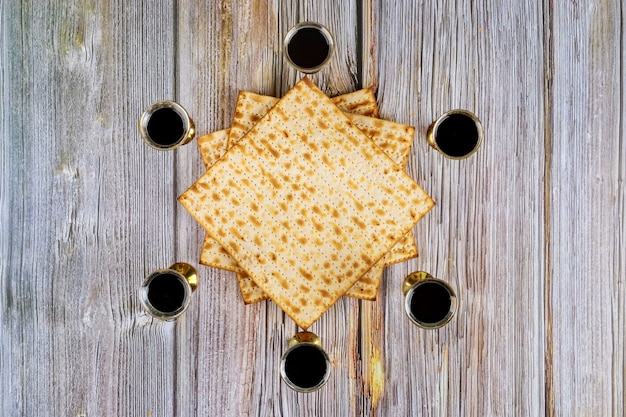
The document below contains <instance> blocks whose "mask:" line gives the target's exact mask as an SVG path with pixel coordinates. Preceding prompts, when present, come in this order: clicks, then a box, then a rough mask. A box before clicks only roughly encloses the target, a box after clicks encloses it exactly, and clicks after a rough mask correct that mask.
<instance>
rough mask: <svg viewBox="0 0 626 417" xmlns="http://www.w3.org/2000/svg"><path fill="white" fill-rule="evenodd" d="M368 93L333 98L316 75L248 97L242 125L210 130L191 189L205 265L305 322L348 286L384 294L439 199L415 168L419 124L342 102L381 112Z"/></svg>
mask: <svg viewBox="0 0 626 417" xmlns="http://www.w3.org/2000/svg"><path fill="white" fill-rule="evenodd" d="M363 96H371V91H368V90H361V92H357V93H355V94H354V95H353V96H351V95H345V96H340V97H337V98H335V99H333V100H331V99H329V98H328V97H326V96H325V95H324V94H323V93H322V92H321V91H320V90H319V89H318V88H317V87H316V86H315V85H314V84H313V83H312V82H311V81H309V79H308V78H304V79H303V80H302V81H300V82H299V83H298V84H296V86H294V88H293V89H292V90H291V91H289V92H288V93H287V94H286V95H285V96H284V97H283V98H282V99H280V100H278V99H275V98H273V97H265V96H259V95H256V94H252V93H242V94H240V97H239V101H238V104H237V107H236V110H235V117H234V119H233V124H232V127H231V129H230V130H223V131H219V132H214V133H212V134H210V135H206V136H204V137H201V138H199V144H200V147H201V150H202V155H203V158H204V161H205V164H206V165H207V173H206V174H205V175H203V176H202V177H201V178H200V179H199V180H198V181H197V182H196V183H195V184H194V185H192V186H191V187H190V188H189V189H188V190H187V191H186V192H185V193H183V194H182V195H181V196H180V197H179V201H180V202H181V204H182V205H183V206H185V208H186V209H187V210H188V211H189V212H190V213H191V214H192V215H193V216H194V217H195V218H196V220H197V221H198V222H199V223H200V224H201V225H202V226H203V227H204V228H205V230H206V232H207V237H206V239H205V244H204V248H203V253H202V263H204V264H208V265H211V266H217V267H220V268H225V269H230V270H233V271H236V272H237V275H238V279H239V283H240V286H241V289H242V294H243V296H244V300H245V301H246V302H253V301H258V300H261V299H264V298H267V297H269V298H271V299H272V300H273V301H274V302H275V303H276V304H278V305H279V306H280V307H281V308H282V309H283V310H284V311H285V312H286V313H287V314H288V315H289V316H290V317H291V318H292V319H294V321H295V322H296V323H297V324H298V325H299V326H300V327H302V328H304V329H306V328H308V327H309V326H310V325H311V324H312V323H313V322H314V321H315V320H317V318H319V316H320V315H321V314H323V313H324V311H326V310H327V309H328V308H329V307H330V306H331V305H332V304H333V303H334V302H335V301H336V300H337V299H338V298H339V297H341V296H342V295H351V296H356V297H360V298H366V299H373V298H374V297H375V295H376V291H377V289H378V285H379V282H380V277H381V275H382V269H383V267H384V266H385V265H390V264H392V263H394V262H399V261H402V260H405V259H408V258H410V257H413V256H415V255H416V254H417V250H416V247H415V243H414V239H413V235H412V233H411V228H412V226H413V225H414V224H415V223H416V222H417V221H418V220H419V219H420V218H421V217H422V216H423V215H424V214H425V213H426V212H427V211H428V210H429V209H430V208H431V207H432V205H433V204H434V203H433V201H432V199H431V198H430V197H429V196H428V195H427V194H426V193H425V192H424V191H423V190H422V189H421V188H420V187H419V186H418V185H417V184H416V183H415V182H414V181H413V180H412V179H411V178H410V177H408V176H407V175H406V174H405V173H404V169H403V167H404V164H405V163H406V160H407V158H408V153H409V150H410V145H411V142H412V138H413V128H411V127H409V126H405V125H401V124H398V123H393V122H387V121H382V120H379V119H375V118H373V117H368V116H366V115H362V114H361V115H348V114H345V113H343V112H342V111H341V110H340V109H339V107H338V106H341V107H342V109H343V110H345V111H348V112H349V111H354V112H360V113H365V114H370V115H377V108H376V104H375V100H373V105H372V102H371V101H368V100H361V98H362V97H363ZM333 101H334V103H333Z"/></svg>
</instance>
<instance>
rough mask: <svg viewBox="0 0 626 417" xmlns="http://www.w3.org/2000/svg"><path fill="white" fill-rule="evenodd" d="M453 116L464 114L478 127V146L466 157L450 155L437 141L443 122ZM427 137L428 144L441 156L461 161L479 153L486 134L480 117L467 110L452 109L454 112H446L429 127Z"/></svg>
mask: <svg viewBox="0 0 626 417" xmlns="http://www.w3.org/2000/svg"><path fill="white" fill-rule="evenodd" d="M453 114H462V115H464V116H467V117H468V118H470V119H471V120H472V121H473V122H474V125H475V126H476V133H477V134H478V140H477V141H476V145H474V148H472V150H471V151H470V152H468V153H466V154H465V155H460V156H454V155H449V154H447V153H446V152H444V151H443V150H442V149H441V148H440V147H439V145H438V144H437V141H436V140H435V136H436V134H437V129H438V128H439V125H441V122H443V121H444V120H445V119H446V118H448V117H449V116H451V115H453ZM426 137H427V140H428V144H429V145H430V146H431V147H433V148H434V149H435V150H437V151H438V152H439V153H440V154H442V155H443V156H444V157H446V158H448V159H454V160H461V159H467V158H469V157H470V156H472V155H474V154H475V153H476V152H477V151H478V149H479V148H480V147H481V145H482V143H483V139H484V137H485V132H484V128H483V124H482V122H481V121H480V119H479V118H478V116H476V115H475V114H474V113H472V112H471V111H469V110H465V109H452V110H448V111H446V112H445V113H443V114H442V115H441V116H439V117H438V118H437V119H435V121H434V122H432V123H431V125H430V126H429V127H428V133H427V135H426Z"/></svg>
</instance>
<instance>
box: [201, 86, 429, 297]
mask: <svg viewBox="0 0 626 417" xmlns="http://www.w3.org/2000/svg"><path fill="white" fill-rule="evenodd" d="M359 91H364V90H359ZM344 96H352V94H346V95H344ZM344 96H339V97H336V98H334V99H331V100H333V102H336V101H337V99H338V98H343V97H344ZM357 96H358V95H357ZM368 97H370V98H369V103H371V102H374V103H375V98H374V97H373V95H369V96H368ZM363 100H365V99H364V98H361V101H360V102H359V106H361V108H363V107H365V106H366V105H367V104H368V101H367V100H365V101H363ZM276 102H278V99H275V98H273V97H267V96H261V95H258V94H255V93H249V92H241V93H240V95H239V98H238V104H237V108H238V109H240V111H237V112H236V115H235V117H234V118H233V125H236V126H246V127H247V126H248V125H250V124H251V123H252V122H253V121H258V120H259V119H260V118H261V117H262V116H264V115H265V113H263V111H264V110H265V109H269V108H271V107H273V106H274V105H275V104H276ZM346 102H347V103H350V101H349V100H346ZM241 103H245V105H243V104H241ZM374 108H377V107H376V106H374ZM244 109H245V110H244ZM248 113H251V114H254V117H249V116H248ZM347 116H348V117H349V118H350V119H351V121H352V122H353V123H354V124H355V125H356V126H357V127H358V128H359V129H361V130H362V131H363V132H364V133H366V134H367V135H368V136H369V137H370V138H372V139H373V140H374V142H375V143H376V144H377V145H378V146H379V147H380V148H381V149H383V150H384V151H385V153H386V154H387V155H388V156H389V157H391V159H392V160H394V162H396V163H397V164H400V165H402V166H405V165H406V162H407V160H408V156H409V152H410V149H411V144H412V141H413V135H414V130H415V129H414V128H413V127H411V126H407V125H404V124H400V123H396V122H390V121H386V120H380V119H376V118H372V117H368V116H363V115H352V114H347ZM239 139H240V138H239V137H235V138H234V141H235V142H236V141H238V140H239ZM224 151H225V150H224ZM220 156H221V155H219V156H217V157H218V158H219V157H220ZM211 160H213V159H211ZM210 165H212V163H210V164H207V168H208V166H210ZM415 256H417V246H416V245H415V239H414V237H413V232H412V231H411V232H409V233H408V234H406V235H405V236H403V238H402V239H401V240H400V241H399V242H398V243H397V244H396V245H394V247H393V248H392V249H391V251H389V253H387V254H386V255H385V257H384V258H383V259H381V260H380V261H379V262H381V263H382V265H384V266H388V265H392V264H394V263H398V262H402V261H404V260H407V259H411V258H414V257H415ZM200 263H201V264H203V265H207V266H213V267H217V268H221V269H226V270H230V271H234V272H237V279H238V282H239V287H240V289H241V294H242V298H243V300H244V302H245V303H247V304H248V303H253V302H256V301H261V300H264V299H267V298H268V297H267V296H266V295H264V294H263V292H262V291H260V290H258V288H255V284H254V282H253V281H252V280H251V279H250V277H249V276H247V274H245V273H244V272H243V271H242V270H241V268H240V267H239V266H238V265H237V262H235V260H234V259H232V258H231V257H230V256H229V255H228V254H227V253H226V251H225V250H224V249H223V248H222V247H221V246H220V245H219V243H217V241H215V240H214V239H212V238H211V237H210V236H207V237H205V240H204V243H203V248H202V252H201V255H200ZM381 276H382V268H372V269H371V270H370V271H368V272H367V273H366V274H365V275H364V276H363V278H362V281H363V282H361V284H360V285H357V284H359V283H358V282H357V284H355V286H354V287H353V288H351V289H350V290H348V292H347V293H346V295H347V296H349V297H356V298H361V299H366V300H373V299H375V297H376V294H377V292H378V288H379V286H380V277H381Z"/></svg>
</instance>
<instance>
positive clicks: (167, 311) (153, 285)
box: [141, 262, 198, 321]
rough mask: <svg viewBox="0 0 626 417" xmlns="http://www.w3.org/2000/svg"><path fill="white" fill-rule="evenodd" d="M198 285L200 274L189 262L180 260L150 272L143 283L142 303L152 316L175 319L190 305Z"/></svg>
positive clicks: (168, 319) (161, 318)
mask: <svg viewBox="0 0 626 417" xmlns="http://www.w3.org/2000/svg"><path fill="white" fill-rule="evenodd" d="M197 287H198V275H197V273H196V270H195V269H194V268H193V267H192V266H191V265H189V264H186V263H183V262H179V263H175V264H173V265H172V266H170V267H169V268H165V269H159V270H157V271H154V272H153V273H152V274H150V275H149V276H148V277H147V278H146V279H145V280H144V282H143V284H141V303H142V305H143V307H144V309H145V310H146V311H147V312H148V314H150V315H151V316H152V317H154V318H157V319H160V320H166V321H170V320H175V319H177V318H178V317H180V316H181V315H182V314H183V313H184V312H185V311H186V310H187V308H188V307H189V303H190V302H191V294H192V293H193V291H195V289H196V288H197Z"/></svg>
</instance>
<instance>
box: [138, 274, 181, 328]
mask: <svg viewBox="0 0 626 417" xmlns="http://www.w3.org/2000/svg"><path fill="white" fill-rule="evenodd" d="M161 275H174V276H176V278H178V280H179V281H180V282H181V283H182V284H183V288H184V289H185V297H184V299H183V302H182V304H181V306H180V307H178V308H177V309H176V310H174V311H161V310H159V309H157V308H156V307H154V306H153V305H152V303H151V302H150V300H149V298H148V288H149V286H150V283H151V282H152V281H153V280H154V279H155V278H156V277H158V276H161ZM140 291H141V304H142V305H143V307H144V309H145V310H146V311H147V313H148V314H150V315H151V316H152V317H154V318H157V319H160V320H165V321H172V320H176V319H177V318H178V317H180V316H181V315H182V314H183V313H184V312H185V311H187V308H188V307H189V304H190V303H191V294H192V291H193V289H192V288H191V285H189V282H187V279H186V278H185V276H184V275H183V274H181V273H180V272H178V271H176V270H174V269H170V268H163V269H158V270H156V271H154V272H152V273H151V274H150V275H148V276H147V277H146V279H145V280H144V281H143V283H142V284H141V287H140Z"/></svg>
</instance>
